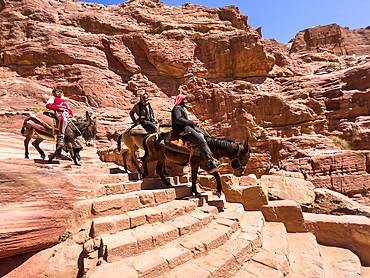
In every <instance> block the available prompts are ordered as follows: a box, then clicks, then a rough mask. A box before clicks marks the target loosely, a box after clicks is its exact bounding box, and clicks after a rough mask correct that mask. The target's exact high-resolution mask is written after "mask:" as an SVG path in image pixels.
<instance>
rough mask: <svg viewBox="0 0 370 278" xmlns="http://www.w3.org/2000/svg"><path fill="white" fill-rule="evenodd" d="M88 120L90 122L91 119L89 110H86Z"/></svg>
mask: <svg viewBox="0 0 370 278" xmlns="http://www.w3.org/2000/svg"><path fill="white" fill-rule="evenodd" d="M86 120H87V121H88V122H89V121H91V118H90V114H89V111H86Z"/></svg>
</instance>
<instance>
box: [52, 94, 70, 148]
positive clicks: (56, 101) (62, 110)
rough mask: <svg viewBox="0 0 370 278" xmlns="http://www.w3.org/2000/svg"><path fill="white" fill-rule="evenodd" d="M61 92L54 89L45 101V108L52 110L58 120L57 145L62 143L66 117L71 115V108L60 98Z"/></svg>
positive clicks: (66, 121)
mask: <svg viewBox="0 0 370 278" xmlns="http://www.w3.org/2000/svg"><path fill="white" fill-rule="evenodd" d="M62 95H63V92H62V90H61V89H54V90H53V96H52V97H51V98H50V99H49V100H48V102H47V103H46V108H47V109H50V110H53V111H54V113H55V116H56V118H57V119H58V122H59V134H58V138H57V145H63V144H64V132H65V130H66V127H67V123H68V119H69V118H70V117H73V113H72V110H71V108H69V105H68V104H67V102H66V101H65V100H64V99H62Z"/></svg>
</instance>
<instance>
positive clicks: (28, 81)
mask: <svg viewBox="0 0 370 278" xmlns="http://www.w3.org/2000/svg"><path fill="white" fill-rule="evenodd" d="M247 19H248V17H247V16H246V15H243V14H240V13H239V11H238V8H237V7H235V6H228V7H223V8H216V9H214V8H207V7H202V6H197V5H193V4H185V5H183V6H177V7H172V6H167V5H165V4H163V3H162V2H161V1H158V0H130V1H127V2H125V3H122V4H119V5H112V6H107V7H106V6H104V5H101V4H96V3H84V2H77V1H70V0H62V1H54V0H50V1H44V0H23V1H10V0H0V30H1V32H0V108H1V112H0V120H1V122H2V124H1V127H0V131H6V132H11V133H13V134H14V133H16V134H19V130H20V128H21V126H22V123H23V119H24V117H25V116H26V115H28V114H30V113H33V112H35V111H37V110H40V109H44V105H45V102H46V100H47V99H48V98H49V97H50V95H51V93H50V92H51V89H52V88H54V87H60V88H62V89H63V91H64V92H65V95H66V97H67V98H68V102H69V103H70V104H71V106H72V109H73V111H74V112H75V114H82V113H84V112H85V110H89V111H92V112H94V114H95V115H96V116H97V117H98V120H99V126H98V130H99V132H98V135H97V139H98V142H97V144H98V147H99V146H111V145H114V144H115V143H116V142H115V140H114V139H116V138H117V137H118V134H119V133H121V132H122V131H124V130H125V129H127V128H129V127H130V126H131V124H132V123H131V120H130V118H129V116H128V112H129V110H130V108H131V107H132V106H133V104H134V103H135V102H137V101H138V97H137V92H138V90H140V89H143V90H145V91H147V92H149V94H150V96H151V102H152V104H153V108H154V111H155V113H156V116H157V118H158V119H159V121H160V122H161V123H168V122H170V112H171V108H172V105H173V97H174V96H175V95H177V94H178V92H179V91H180V92H182V93H185V94H187V95H188V99H189V102H190V105H189V108H188V110H189V112H190V114H191V115H190V116H191V118H197V119H199V120H200V121H201V126H202V127H203V128H205V129H206V130H207V131H208V132H209V133H210V134H211V135H213V136H217V137H223V138H228V139H231V140H235V141H239V142H242V141H245V140H247V138H248V137H249V142H250V143H251V145H252V147H253V149H254V154H253V155H252V157H251V159H250V161H249V163H248V165H247V170H246V171H245V175H248V174H255V175H256V177H257V178H260V177H262V176H263V175H266V174H268V173H271V174H273V173H278V172H280V171H288V172H292V171H293V172H298V173H300V174H301V175H303V177H304V178H305V179H306V181H307V182H311V183H312V184H313V185H314V186H315V187H323V188H330V189H332V190H335V191H338V192H341V193H343V194H347V195H349V196H353V195H356V194H357V195H359V194H362V196H363V197H364V203H365V204H366V203H368V201H367V200H368V199H366V198H367V196H368V194H369V184H370V182H369V176H370V156H369V149H370V143H369V142H370V140H369V139H370V124H369V123H370V118H369V115H370V113H369V107H370V104H369V101H370V89H369V88H370V80H369V76H370V59H369V56H368V55H369V53H370V46H369V45H370V44H369V36H370V35H369V34H370V29H368V28H366V29H358V30H349V29H348V28H343V27H340V26H338V25H335V24H334V25H329V26H318V27H314V28H310V29H307V30H304V31H302V32H300V33H298V34H297V36H296V37H295V38H294V39H293V40H292V42H291V43H289V44H287V45H283V44H280V43H278V42H276V41H274V40H264V39H262V38H261V36H260V32H258V31H257V30H253V28H251V27H250V26H249V25H248V23H247ZM19 147H20V148H22V144H20V146H19ZM342 149H345V150H342ZM21 157H23V153H21V154H19V157H18V158H21ZM115 159H116V158H115V157H114V158H112V161H116V160H115ZM117 160H122V159H119V158H118V159H117ZM20 164H22V163H20ZM22 165H23V164H22ZM4 167H5V168H7V167H10V166H9V165H8V164H6V165H5V166H4ZM17 167H18V166H17ZM19 167H20V169H21V174H22V173H23V176H22V179H23V180H25V179H26V177H27V176H29V175H31V176H32V177H34V179H33V180H32V181H33V182H31V183H30V185H31V186H34V188H36V189H38V188H40V192H39V191H37V192H39V193H40V197H39V198H40V200H42V201H44V200H45V199H48V200H49V199H52V200H55V201H53V202H51V203H49V202H46V204H45V203H42V204H40V207H37V211H40V213H39V214H38V215H37V217H38V218H37V219H43V220H44V221H45V222H44V223H45V225H46V227H48V229H49V228H50V227H51V228H50V229H51V230H47V229H41V230H39V232H40V234H43V235H45V234H46V237H45V242H42V243H40V244H44V246H50V245H51V244H54V243H55V241H56V240H57V235H60V234H61V230H63V229H64V228H65V227H64V226H63V225H59V224H58V225H57V224H55V223H52V222H48V221H50V219H52V217H49V214H48V213H49V211H50V210H53V211H55V210H61V211H63V210H64V208H65V207H64V206H66V207H68V206H69V205H70V204H71V203H73V201H74V198H75V195H74V193H76V192H74V191H73V190H71V191H69V190H70V188H68V187H66V186H65V184H64V183H63V181H64V179H63V181H62V180H59V179H56V180H55V182H56V184H57V186H56V187H55V190H56V191H52V192H49V191H47V192H48V193H50V195H47V194H44V192H43V191H42V190H41V189H43V188H45V187H47V183H46V182H45V180H41V181H40V180H37V177H38V175H37V172H38V171H40V169H39V168H37V167H36V168H33V167H34V166H32V169H33V170H32V171H30V170H29V169H30V168H27V167H24V166H19ZM5 168H4V169H5ZM7 169H8V168H7ZM12 171H15V170H14V169H13V170H12ZM5 172H6V171H5V170H4V171H2V177H4V182H2V183H1V186H2V188H1V190H4V191H6V192H8V191H9V192H12V189H14V188H9V187H8V186H7V185H8V184H10V183H8V180H9V177H8V176H7V175H6V173H5ZM34 173H35V174H34ZM28 174H29V175H28ZM96 177H97V175H96V173H95V176H94V178H95V180H94V179H93V178H92V180H94V181H91V183H90V185H96V183H97V182H96ZM35 179H36V180H35ZM2 180H3V179H2ZM59 189H60V190H61V191H58V190H59ZM237 189H238V190H237V191H234V192H232V194H234V195H233V196H234V197H235V198H240V196H243V192H247V190H249V187H248V188H247V187H246V186H245V185H240V187H239V188H237ZM22 190H23V189H19V192H22ZM65 190H66V191H65ZM19 192H18V193H17V192H15V193H14V194H15V195H17V196H18V195H19ZM61 192H62V193H66V194H65V199H63V198H61V195H60V194H62V193H61ZM260 192H261V193H262V191H260ZM62 195H63V194H62ZM244 195H245V194H244ZM32 197H34V196H32ZM59 198H61V199H59ZM36 199H37V198H36ZM32 200H33V199H32ZM11 201H12V200H11V198H9V199H4V201H3V202H2V203H1V205H2V206H4V205H6V204H9V203H11ZM23 201H24V200H23ZM23 201H22V200H20V207H22V208H23V209H25V214H24V215H23V216H24V217H25V218H21V217H20V219H24V220H25V221H23V222H22V223H18V224H22V225H23V226H22V227H23V228H25V229H32V228H33V226H32V223H34V222H35V221H37V219H34V218H27V211H29V210H32V209H33V207H28V203H27V202H26V203H27V205H26V206H24V205H23V204H22V202H23ZM59 201H60V202H59ZM262 203H263V202H262ZM36 204H37V202H36ZM259 205H261V204H259ZM44 209H45V213H44ZM35 210H36V209H35ZM55 217H56V219H65V215H59V214H56V215H55ZM61 221H62V220H61ZM54 224H55V225H54ZM9 234H10V233H9ZM27 250H28V251H32V250H34V249H32V248H30V249H27ZM9 252H10V251H9ZM11 254H13V253H11V252H10V253H9V254H8V255H11Z"/></svg>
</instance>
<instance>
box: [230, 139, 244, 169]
mask: <svg viewBox="0 0 370 278" xmlns="http://www.w3.org/2000/svg"><path fill="white" fill-rule="evenodd" d="M237 144H238V151H237V153H236V156H235V157H233V158H230V160H231V165H232V163H233V162H234V161H235V160H236V161H237V162H238V168H234V167H233V169H234V171H238V170H239V169H240V168H242V167H243V165H242V163H241V161H240V158H239V156H240V151H241V149H242V148H241V145H242V144H241V143H237Z"/></svg>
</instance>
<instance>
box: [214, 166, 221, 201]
mask: <svg viewBox="0 0 370 278" xmlns="http://www.w3.org/2000/svg"><path fill="white" fill-rule="evenodd" d="M212 175H213V176H214V177H215V179H216V183H217V191H216V195H217V197H218V198H220V197H221V192H222V184H221V178H220V175H219V173H217V172H213V173H212Z"/></svg>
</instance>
